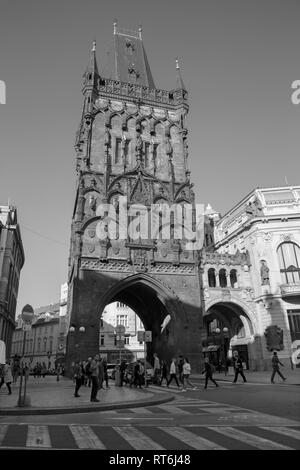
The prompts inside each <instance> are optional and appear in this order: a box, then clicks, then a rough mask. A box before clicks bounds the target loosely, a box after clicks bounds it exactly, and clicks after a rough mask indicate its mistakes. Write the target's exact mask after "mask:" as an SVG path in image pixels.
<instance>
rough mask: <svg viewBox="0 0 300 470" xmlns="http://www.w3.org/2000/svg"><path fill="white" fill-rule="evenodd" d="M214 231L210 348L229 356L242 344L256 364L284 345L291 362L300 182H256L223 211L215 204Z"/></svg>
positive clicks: (208, 282)
mask: <svg viewBox="0 0 300 470" xmlns="http://www.w3.org/2000/svg"><path fill="white" fill-rule="evenodd" d="M209 227H214V242H215V243H214V246H213V245H212V244H211V239H210V233H211V231H212V230H210V231H209V230H208V228H209ZM206 234H208V236H207V237H206V245H207V246H206V253H205V254H204V258H203V262H202V273H203V300H204V305H205V309H204V317H203V321H204V329H203V346H204V352H209V350H216V352H217V350H219V349H220V350H221V357H222V356H223V358H224V356H225V355H226V354H227V353H229V356H230V353H231V352H232V350H233V349H238V350H240V352H241V353H242V354H243V355H244V358H245V362H247V365H248V366H249V368H251V369H253V370H264V369H269V368H270V367H271V363H270V358H271V355H272V350H275V349H276V350H278V351H279V352H278V355H279V357H280V360H281V361H282V362H284V363H285V365H287V366H289V367H291V356H292V353H293V351H294V350H295V349H296V348H297V346H296V343H294V341H295V340H300V186H293V187H279V188H263V189H255V190H254V191H252V192H251V193H250V194H249V195H247V196H246V197H245V198H244V199H243V200H242V201H240V202H239V203H238V204H236V206H234V207H233V208H232V209H231V210H230V211H229V212H228V213H227V214H225V215H224V216H223V217H222V218H219V217H218V214H216V213H215V212H214V211H212V210H211V208H209V210H208V211H207V214H206ZM224 328H225V331H224ZM216 330H217V331H216Z"/></svg>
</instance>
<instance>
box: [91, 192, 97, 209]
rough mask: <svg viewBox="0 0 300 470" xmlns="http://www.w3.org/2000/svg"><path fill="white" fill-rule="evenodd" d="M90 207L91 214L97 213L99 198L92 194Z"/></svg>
mask: <svg viewBox="0 0 300 470" xmlns="http://www.w3.org/2000/svg"><path fill="white" fill-rule="evenodd" d="M89 207H90V209H91V212H92V213H94V212H95V211H96V207H97V198H96V197H95V196H94V194H92V195H91V196H90V199H89Z"/></svg>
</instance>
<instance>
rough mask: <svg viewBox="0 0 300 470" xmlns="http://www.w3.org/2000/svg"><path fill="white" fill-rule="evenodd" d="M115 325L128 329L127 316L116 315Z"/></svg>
mask: <svg viewBox="0 0 300 470" xmlns="http://www.w3.org/2000/svg"><path fill="white" fill-rule="evenodd" d="M117 325H123V326H125V328H127V327H128V315H117Z"/></svg>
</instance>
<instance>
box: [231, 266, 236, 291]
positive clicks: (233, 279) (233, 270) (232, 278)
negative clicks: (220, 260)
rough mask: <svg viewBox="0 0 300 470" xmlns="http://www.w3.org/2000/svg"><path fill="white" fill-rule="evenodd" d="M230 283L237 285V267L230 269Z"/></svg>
mask: <svg viewBox="0 0 300 470" xmlns="http://www.w3.org/2000/svg"><path fill="white" fill-rule="evenodd" d="M230 285H231V287H237V274H236V269H232V270H231V271H230Z"/></svg>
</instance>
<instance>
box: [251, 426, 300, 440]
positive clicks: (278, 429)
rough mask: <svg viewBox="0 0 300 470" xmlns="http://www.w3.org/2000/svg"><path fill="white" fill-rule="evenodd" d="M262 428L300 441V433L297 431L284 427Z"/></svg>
mask: <svg viewBox="0 0 300 470" xmlns="http://www.w3.org/2000/svg"><path fill="white" fill-rule="evenodd" d="M260 428H261V429H265V430H266V431H272V432H277V433H278V434H283V435H284V436H288V437H292V438H293V439H298V440H300V431H297V429H293V428H285V427H283V426H274V427H272V426H260Z"/></svg>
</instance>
